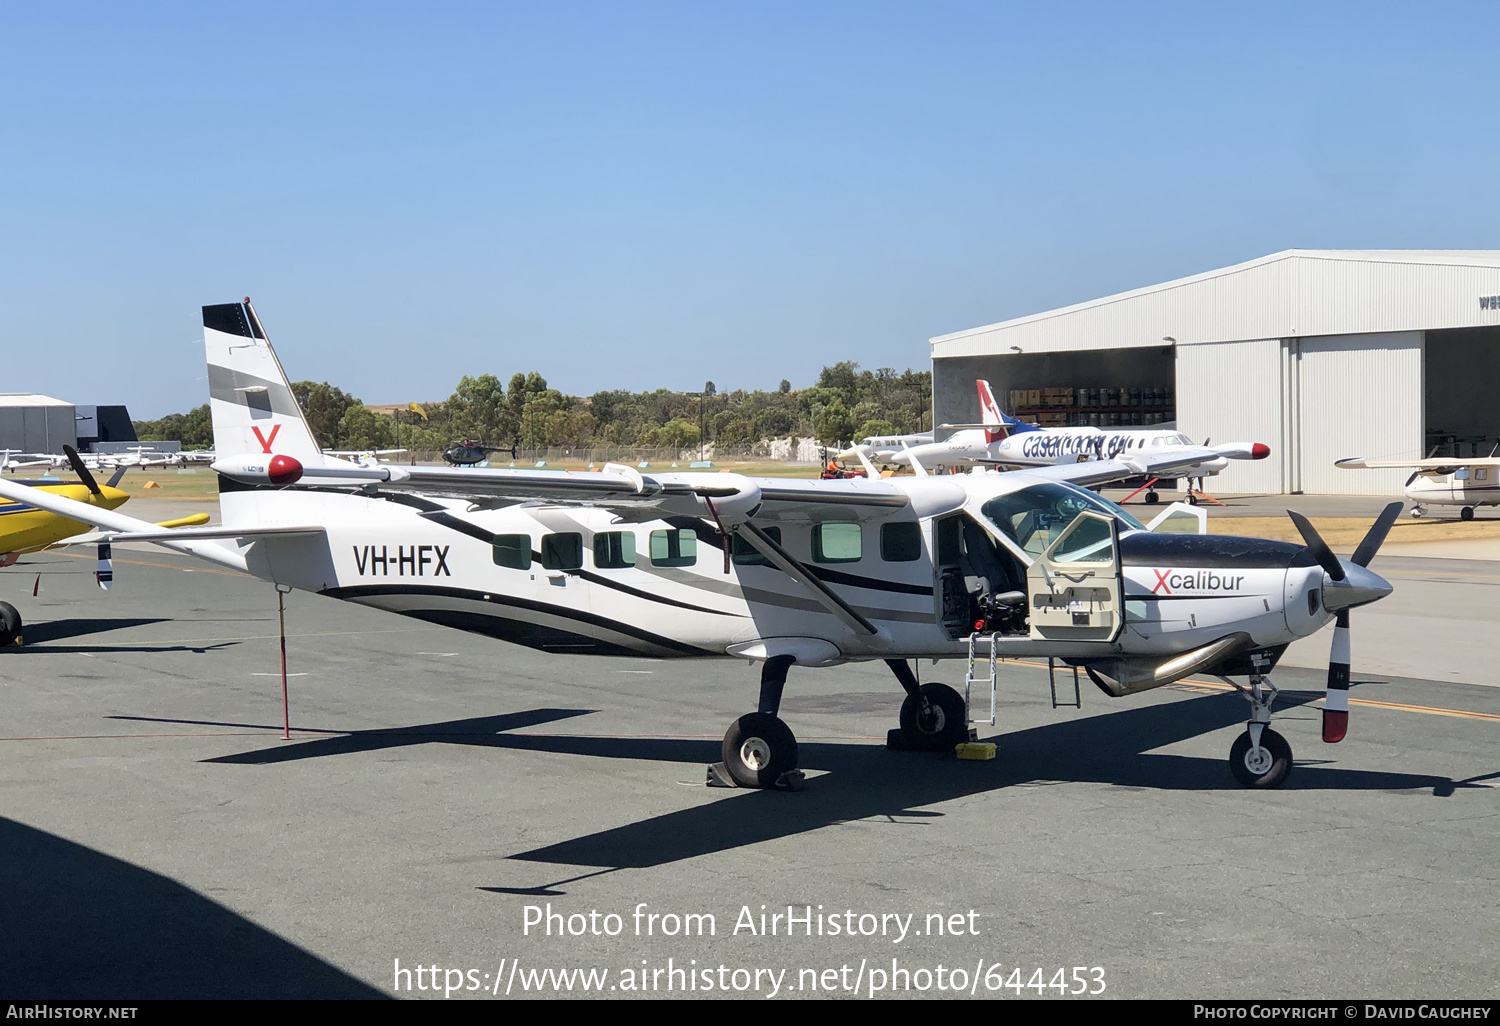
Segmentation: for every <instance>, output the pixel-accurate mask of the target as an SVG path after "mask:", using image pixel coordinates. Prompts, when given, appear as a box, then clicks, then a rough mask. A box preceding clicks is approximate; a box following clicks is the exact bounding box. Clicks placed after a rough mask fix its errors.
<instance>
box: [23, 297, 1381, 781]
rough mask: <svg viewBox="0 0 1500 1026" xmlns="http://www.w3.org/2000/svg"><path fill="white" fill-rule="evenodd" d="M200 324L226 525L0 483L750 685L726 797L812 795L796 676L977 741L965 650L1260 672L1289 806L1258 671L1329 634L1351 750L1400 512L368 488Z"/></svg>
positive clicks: (243, 321)
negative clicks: (1373, 564)
mask: <svg viewBox="0 0 1500 1026" xmlns="http://www.w3.org/2000/svg"><path fill="white" fill-rule="evenodd" d="M203 314H204V337H205V343H206V347H207V352H208V379H209V387H210V403H211V408H212V414H213V427H214V440H215V444H216V447H217V451H218V452H219V453H221V454H222V455H221V457H220V458H219V460H218V461H217V462H216V463H215V464H214V469H215V470H217V471H218V472H219V474H220V475H221V477H220V509H221V512H222V516H223V520H224V526H222V527H210V528H191V527H190V528H182V529H177V530H173V531H166V530H162V529H159V528H157V527H156V526H155V525H153V524H149V523H146V522H144V521H140V520H135V519H133V518H130V517H127V516H124V515H122V514H119V513H115V512H112V511H108V510H101V509H96V508H94V507H90V506H84V505H81V504H79V503H76V502H70V501H69V500H66V499H63V498H59V497H55V496H51V495H43V494H39V493H37V492H36V491H35V490H33V489H28V488H25V487H24V486H20V485H13V484H10V483H9V482H6V481H3V480H0V495H4V496H7V497H11V498H16V497H23V498H24V499H25V500H26V501H27V502H30V503H32V504H34V505H36V506H41V507H45V508H48V509H51V510H54V511H55V512H58V513H62V514H64V515H67V516H70V517H74V518H76V519H78V520H82V521H86V522H89V523H92V524H94V525H96V526H98V527H100V528H102V529H104V530H105V532H106V533H107V534H108V535H109V536H110V537H112V538H113V540H115V541H151V542H155V543H159V544H161V545H164V546H167V547H169V548H173V549H176V550H179V551H184V552H190V553H193V554H194V555H197V556H201V557H203V558H205V559H210V560H213V561H214V562H217V563H221V564H224V565H227V566H231V567H235V568H238V569H241V570H247V571H248V572H250V573H252V574H254V575H256V576H257V577H260V578H263V579H265V580H267V581H273V582H275V583H276V584H278V585H282V586H290V587H293V588H300V589H303V590H306V591H310V592H315V593H317V594H321V595H327V596H330V597H333V598H341V599H347V600H349V601H353V602H359V603H363V604H366V605H371V606H376V607H378V608H381V609H386V610H389V611H391V612H395V613H401V614H404V615H406V616H412V617H416V618H418V619H422V620H426V621H430V622H432V623H437V624H443V625H446V626H450V627H456V628H459V629H461V630H467V631H473V632H476V633H481V634H486V635H489V636H492V637H496V638H501V639H504V640H506V641H512V642H516V643H519V644H523V645H529V646H532V647H535V648H540V649H545V650H548V651H556V652H571V653H593V654H599V655H641V656H653V657H675V656H683V657H687V656H694V657H724V656H732V657H738V658H741V659H746V660H751V661H756V662H760V663H762V664H763V666H762V672H761V683H760V701H759V708H758V710H757V711H756V712H753V713H750V714H748V715H746V716H741V717H740V718H739V719H738V720H736V721H735V722H734V724H733V725H732V726H731V727H730V728H729V731H728V732H727V733H726V734H725V736H724V745H723V759H724V761H723V763H722V764H719V765H716V766H714V767H710V779H711V780H713V779H714V777H715V774H717V776H718V781H719V782H732V783H733V784H737V785H739V786H743V787H772V786H777V785H778V784H780V785H786V786H792V785H793V784H795V783H796V782H797V781H798V780H800V775H799V774H798V773H797V772H796V767H797V742H796V739H795V738H794V737H793V735H792V732H791V731H790V730H789V729H788V728H787V727H786V725H785V724H784V723H783V722H782V721H781V720H780V719H779V718H778V716H777V713H778V710H779V707H780V703H781V696H782V689H783V686H784V685H785V682H786V679H787V672H788V670H789V668H790V667H791V666H792V665H794V664H795V665H798V666H808V667H815V666H829V665H833V664H836V663H840V662H844V661H848V660H871V659H882V660H884V661H885V662H886V663H887V664H888V665H889V667H890V668H891V670H892V671H893V673H894V675H895V677H896V679H897V681H898V682H899V683H900V684H901V686H902V687H903V688H904V689H905V691H906V695H907V697H906V700H905V703H904V704H903V706H902V709H901V716H900V729H899V730H896V731H892V732H891V733H892V739H891V740H892V743H893V744H894V745H896V746H898V747H909V748H921V749H932V750H941V749H946V750H950V751H951V750H952V748H953V746H954V745H955V744H957V743H961V742H964V741H967V740H969V739H970V737H971V735H970V728H969V724H970V722H971V718H970V715H969V708H968V702H967V700H966V697H965V696H963V695H960V694H959V693H958V692H957V691H955V690H954V689H953V688H950V687H948V686H946V685H943V684H937V683H926V684H919V683H918V681H917V678H916V675H915V674H914V672H913V670H912V666H911V663H910V662H909V661H910V660H913V659H917V658H929V657H930V658H935V659H937V658H950V659H951V658H956V657H965V656H968V657H969V658H970V659H971V666H972V660H973V651H974V646H975V644H976V643H977V644H978V645H980V646H982V647H983V648H985V649H986V650H988V648H989V646H990V645H993V649H994V652H995V653H996V654H997V655H999V656H1004V657H1046V658H1049V659H1051V658H1056V659H1060V660H1063V661H1064V662H1065V663H1067V664H1071V665H1073V666H1075V667H1081V668H1083V669H1084V670H1085V671H1086V673H1087V675H1088V677H1089V678H1090V679H1091V680H1092V681H1093V682H1094V683H1095V684H1096V685H1098V686H1099V687H1100V688H1101V689H1102V690H1103V691H1105V692H1106V693H1107V694H1109V695H1112V696H1122V695H1127V694H1131V693H1134V692H1137V691H1144V690H1146V689H1148V688H1155V687H1159V686H1161V685H1163V684H1167V683H1169V682H1171V681H1174V680H1177V679H1179V678H1181V677H1184V676H1186V675H1188V674H1195V673H1214V674H1219V675H1223V676H1225V677H1226V679H1227V678H1229V677H1231V676H1243V677H1247V678H1248V685H1247V686H1242V685H1239V684H1236V685H1235V686H1236V687H1238V688H1239V690H1240V691H1241V692H1242V693H1243V694H1244V695H1245V696H1246V697H1247V698H1248V699H1249V700H1250V704H1251V710H1252V711H1251V716H1250V721H1249V725H1248V729H1247V730H1246V731H1245V733H1244V734H1243V735H1241V737H1240V738H1239V739H1238V740H1237V741H1236V742H1235V744H1234V746H1233V748H1232V750H1231V754H1230V765H1231V768H1232V769H1233V771H1234V774H1235V776H1236V777H1237V778H1238V779H1239V780H1241V781H1242V782H1243V783H1244V784H1246V785H1247V786H1251V787H1275V786H1277V785H1279V784H1280V783H1281V782H1282V781H1283V780H1285V779H1286V776H1287V774H1288V772H1289V771H1290V770H1291V766H1292V755H1291V749H1290V747H1289V746H1288V745H1287V743H1286V741H1285V740H1284V739H1282V737H1281V736H1280V735H1279V734H1277V733H1276V732H1275V731H1273V730H1271V729H1270V728H1269V724H1270V719H1271V706H1272V702H1273V700H1274V698H1275V695H1276V689H1275V688H1274V686H1272V685H1271V682H1270V680H1269V679H1268V678H1267V676H1266V675H1267V673H1268V672H1269V671H1270V670H1271V669H1272V667H1274V666H1275V664H1276V662H1277V660H1278V659H1279V658H1280V656H1281V654H1282V652H1283V651H1284V650H1285V648H1286V646H1287V645H1288V644H1290V643H1291V642H1292V641H1294V640H1296V639H1297V638H1300V637H1305V636H1307V635H1310V634H1312V633H1314V632H1316V631H1318V630H1320V629H1321V628H1323V627H1324V626H1325V625H1327V624H1328V623H1329V621H1331V620H1335V619H1336V620H1337V622H1338V624H1339V629H1338V630H1337V631H1335V633H1334V638H1333V655H1332V658H1331V661H1330V667H1329V678H1328V691H1327V701H1326V709H1325V712H1324V724H1323V738H1324V740H1325V741H1338V740H1340V739H1341V738H1342V737H1343V736H1344V733H1345V729H1346V725H1347V717H1348V691H1347V689H1348V684H1349V665H1348V664H1349V654H1348V631H1347V624H1348V613H1349V610H1350V609H1352V608H1354V607H1355V606H1360V605H1364V604H1365V603H1368V602H1374V601H1376V600H1377V599H1380V598H1382V597H1384V596H1385V595H1387V594H1389V592H1390V590H1391V588H1390V585H1389V584H1387V583H1386V582H1385V581H1384V580H1383V579H1381V578H1380V577H1379V576H1377V575H1376V574H1374V573H1373V572H1371V571H1370V570H1368V569H1366V567H1367V566H1368V564H1369V562H1370V560H1371V558H1373V557H1374V555H1375V552H1376V550H1377V549H1378V548H1379V546H1380V543H1381V542H1382V541H1383V540H1384V537H1385V534H1386V532H1387V530H1388V529H1389V527H1390V524H1391V522H1392V521H1393V519H1394V517H1395V516H1396V514H1397V513H1398V512H1399V509H1400V504H1399V503H1397V504H1393V505H1392V506H1391V507H1389V508H1388V509H1387V510H1386V511H1385V512H1384V513H1383V514H1382V515H1381V517H1380V518H1379V520H1377V521H1376V523H1375V526H1374V527H1372V528H1371V530H1370V532H1369V534H1368V535H1367V536H1366V538H1365V540H1364V541H1363V542H1362V543H1361V545H1360V546H1359V549H1358V551H1356V552H1355V554H1354V555H1353V557H1352V558H1349V559H1342V558H1339V557H1337V556H1335V555H1334V554H1333V553H1332V552H1331V551H1329V549H1328V547H1327V546H1326V545H1325V544H1324V543H1323V541H1322V539H1321V538H1319V536H1318V535H1317V533H1316V532H1315V531H1314V530H1313V528H1312V525H1311V524H1309V523H1308V522H1307V521H1306V520H1305V519H1303V518H1302V517H1300V516H1299V515H1298V514H1295V513H1293V514H1292V517H1293V519H1294V521H1295V522H1296V523H1297V526H1298V528H1299V529H1300V530H1301V532H1302V534H1303V537H1304V538H1305V540H1306V541H1307V545H1306V546H1305V547H1304V546H1300V545H1292V544H1287V543H1284V542H1275V541H1266V540H1261V539H1255V538H1235V537H1223V536H1208V535H1205V534H1201V533H1200V534H1175V533H1157V532H1154V531H1152V530H1150V529H1148V528H1146V527H1144V526H1143V525H1142V524H1140V523H1139V522H1138V521H1137V520H1135V519H1134V518H1133V517H1132V516H1131V515H1130V514H1129V513H1127V512H1126V511H1125V510H1123V509H1121V508H1120V507H1118V506H1116V505H1114V504H1112V503H1110V502H1107V501H1105V500H1104V499H1102V498H1100V497H1099V496H1098V495H1096V494H1094V493H1092V492H1090V491H1088V490H1087V488H1088V487H1089V486H1091V485H1095V484H1099V483H1102V482H1105V481H1110V480H1114V479H1117V478H1120V477H1126V476H1132V475H1138V474H1141V473H1146V474H1169V473H1171V472H1172V471H1173V470H1174V469H1176V468H1180V467H1181V466H1182V465H1184V464H1185V463H1186V464H1191V463H1194V462H1196V461H1201V460H1203V459H1205V458H1207V457H1208V456H1209V455H1211V454H1209V453H1208V452H1206V451H1205V450H1202V449H1194V448H1192V447H1186V446H1179V447H1175V448H1170V449H1168V448H1163V449H1158V450H1145V451H1141V452H1139V453H1132V454H1130V457H1129V458H1128V460H1127V459H1124V458H1121V459H1115V460H1098V461H1090V462H1086V463H1071V464H1063V465H1059V466H1052V467H1047V468H1042V469H1035V470H1023V471H1016V472H1013V473H1004V474H1002V473H996V472H985V471H980V472H979V473H975V474H968V475H957V476H941V477H939V476H927V477H912V478H891V479H885V480H880V479H876V480H870V479H857V478H855V479H843V480H825V481H815V480H806V481H799V480H777V479H758V480H757V479H752V478H747V477H742V476H740V475H737V474H728V473H718V474H711V473H705V474H691V473H687V474H649V475H647V474H642V473H639V472H638V471H636V470H635V469H633V468H630V467H624V466H616V465H609V466H606V467H605V468H604V470H603V472H595V473H563V472H557V471H538V470H504V469H481V468H460V467H402V466H394V465H379V466H358V465H356V464H353V463H350V462H347V461H343V460H338V459H334V458H331V457H328V456H325V455H323V454H321V453H320V452H319V450H318V446H317V444H316V443H315V442H314V440H313V438H312V435H311V434H310V433H309V431H308V428H307V424H306V423H305V422H304V420H303V418H302V415H301V412H300V411H299V409H298V407H297V402H296V400H295V399H294V398H293V396H292V392H291V389H290V388H289V387H288V384H287V378H286V375H285V374H284V373H283V372H282V369H281V365H280V363H279V362H278V360H277V358H276V354H275V353H274V352H273V351H272V349H271V346H270V343H269V342H268V341H267V340H266V336H265V332H264V330H263V329H262V328H261V325H260V321H259V320H258V318H257V317H256V315H255V311H254V309H253V308H252V307H251V306H250V305H249V301H248V300H246V301H245V303H244V304H243V305H242V304H239V303H230V304H224V305H219V306H209V307H205V308H204V310H203ZM1182 516H1186V517H1189V518H1194V519H1195V520H1196V524H1195V526H1196V528H1197V529H1198V530H1200V531H1201V530H1202V527H1203V523H1204V521H1203V514H1202V513H1201V511H1197V510H1192V509H1189V508H1187V507H1185V506H1174V507H1171V508H1169V509H1168V510H1167V512H1165V513H1163V514H1162V516H1161V517H1158V518H1157V521H1153V526H1157V525H1158V522H1162V521H1165V520H1170V519H1172V518H1176V517H1182ZM1179 523H1180V521H1179ZM986 657H988V653H987V651H986ZM1231 683H1234V682H1233V681H1231ZM987 722H989V723H993V722H994V719H993V705H992V706H991V716H990V718H989V719H988V720H987Z"/></svg>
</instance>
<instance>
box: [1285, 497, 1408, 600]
mask: <svg viewBox="0 0 1500 1026" xmlns="http://www.w3.org/2000/svg"><path fill="white" fill-rule="evenodd" d="M1398 505H1399V503H1398ZM1286 515H1287V516H1289V517H1291V518H1292V523H1294V524H1296V525H1297V533H1298V534H1300V535H1302V540H1303V541H1304V542H1306V543H1307V551H1308V552H1311V553H1312V556H1313V558H1314V559H1316V560H1317V561H1318V565H1319V566H1321V567H1322V568H1323V569H1324V570H1326V571H1327V572H1328V576H1329V577H1332V578H1333V579H1334V580H1335V581H1342V580H1343V579H1344V567H1343V564H1342V563H1340V562H1339V557H1337V556H1335V555H1334V554H1333V550H1332V549H1330V548H1329V547H1328V543H1327V542H1325V541H1324V540H1323V536H1322V535H1320V534H1318V531H1317V528H1315V527H1313V525H1312V521H1311V520H1308V519H1307V518H1306V517H1305V516H1303V515H1302V514H1301V513H1298V512H1297V511H1296V510H1294V509H1289V510H1287V511H1286ZM1377 544H1378V543H1377Z"/></svg>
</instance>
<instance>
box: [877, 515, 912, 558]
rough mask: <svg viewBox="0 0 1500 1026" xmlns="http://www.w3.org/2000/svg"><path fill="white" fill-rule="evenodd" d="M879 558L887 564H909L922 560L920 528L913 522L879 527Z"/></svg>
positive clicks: (905, 521)
mask: <svg viewBox="0 0 1500 1026" xmlns="http://www.w3.org/2000/svg"><path fill="white" fill-rule="evenodd" d="M880 558H881V559H883V560H885V561H886V562H887V563H910V562H911V561H912V560H914V559H921V558H922V526H921V525H920V524H918V523H917V522H916V521H915V520H904V521H900V522H898V523H894V524H881V525H880Z"/></svg>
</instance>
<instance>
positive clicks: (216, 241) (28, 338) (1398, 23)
mask: <svg viewBox="0 0 1500 1026" xmlns="http://www.w3.org/2000/svg"><path fill="white" fill-rule="evenodd" d="M1497 30H1500V5H1496V4H1493V3H1474V4H1441V3H1423V4H1393V5H1379V4H1372V3H1350V4H1334V3H1308V2H1306V0H1302V2H1297V3H1286V4H1281V3H1246V4H1242V5H1228V4H1205V3H1184V4H1152V3H1129V4H1118V3H1117V4H1100V5H1089V4H1064V3H1049V4H1037V3H1026V4H1019V5H1007V4H1001V3H956V2H947V3H944V2H922V3H916V2H913V3H901V4H889V3H874V2H870V0H861V2H854V3H809V2H800V3H774V2H755V3H741V4H729V3H717V2H715V3H704V2H694V3H645V2H638V3H631V2H621V0H616V2H610V3H545V4H543V3H526V4H522V3H494V2H491V3H422V4H417V3H409V4H399V5H397V4H380V3H361V4H353V3H348V4H342V5H330V4H310V3H294V4H280V3H264V2H262V3H256V4H251V5H248V6H247V5H223V4H204V3H181V4H166V3H149V2H138V3H130V4H120V3H98V4H91V3H19V2H16V3H8V4H5V5H3V6H0V87H3V96H4V104H5V117H4V118H3V120H0V196H3V203H0V391H40V392H46V393H50V394H53V395H56V396H59V397H62V398H65V399H68V400H71V401H74V402H79V403H106V402H125V403H128V404H129V405H130V407H131V410H132V413H133V414H134V415H135V416H136V417H138V418H139V417H154V416H160V415H161V414H164V413H167V412H171V411H174V410H183V409H187V408H188V407H190V406H193V405H197V404H198V403H201V402H203V401H204V398H205V383H204V382H203V381H202V380H201V378H202V376H203V374H204V371H203V368H202V353H201V350H200V349H198V348H197V347H196V345H195V344H194V340H195V339H197V338H198V337H199V336H200V330H199V319H198V307H199V306H200V305H202V304H203V303H209V302H225V301H228V300H232V299H235V298H237V297H240V296H243V295H250V296H252V297H253V298H254V299H255V301H256V305H257V307H258V309H259V311H260V313H261V316H262V317H263V319H264V320H265V323H266V326H267V329H268V330H269V332H270V334H271V337H272V339H273V340H274V341H275V342H276V343H277V346H278V349H279V350H280V352H281V356H282V360H283V363H285V364H286V366H287V368H288V370H289V372H290V373H291V374H292V376H293V377H294V378H314V379H319V380H321V379H327V380H330V381H332V382H335V383H337V384H341V385H343V386H344V387H346V388H348V389H350V390H351V391H353V392H354V393H355V394H356V395H358V396H360V397H361V398H363V399H364V400H366V401H367V402H399V401H406V400H408V399H439V398H443V397H445V396H446V395H447V394H448V392H449V391H450V389H451V386H452V385H453V383H454V382H455V381H456V380H457V378H458V377H459V375H461V374H464V373H481V372H485V371H490V372H494V373H496V374H498V375H500V376H501V377H502V378H505V377H508V376H509V375H510V374H511V373H513V372H515V371H518V370H521V371H526V370H533V369H534V370H539V371H541V372H542V373H543V374H544V375H545V376H546V377H547V379H548V380H549V382H551V383H552V384H554V385H555V386H557V387H559V388H562V389H563V390H565V391H569V392H574V393H588V392H592V391H595V390H597V389H600V388H613V387H624V388H633V389H634V388H646V387H657V386H667V387H673V388H685V389H696V388H698V387H701V385H702V383H703V381H704V380H705V379H712V380H714V381H715V382H716V384H718V385H719V387H720V388H732V387H751V388H754V387H774V386H775V385H776V383H777V381H778V380H780V379H781V378H783V377H786V378H790V379H791V380H792V382H793V383H794V384H796V385H799V386H800V385H804V384H808V383H811V381H812V379H813V377H814V375H816V373H817V371H818V368H819V367H821V366H822V365H823V364H825V363H831V362H834V361H836V360H841V359H854V360H857V361H859V362H860V363H861V364H862V365H863V366H866V367H871V368H873V367H879V366H894V367H897V368H905V367H908V366H915V367H924V366H926V364H927V359H928V355H927V345H926V340H927V339H928V338H929V337H930V336H932V335H936V334H941V333H944V332H948V331H954V330H958V329H962V328H967V327H973V326H975V325H979V324H985V323H989V322H992V321H997V320H1002V319H1005V318H1008V317H1014V316H1018V315H1021V314H1025V313H1031V312H1035V311H1038V310H1045V309H1049V308H1052V307H1055V306H1059V305H1062V304H1066V303H1070V302H1076V301H1080V300H1085V299H1090V298H1093V297H1095V296H1100V295H1105V294H1107V293H1110V292H1115V291H1119V290H1122V289H1127V288H1133V287H1137V286H1142V285H1148V284H1151V283H1154V282H1158V281H1163V280H1166V279H1168V278H1172V277H1177V276H1180V275H1185V274H1192V273H1195V272H1197V271H1202V270H1207V269H1210V268H1213V267H1218V266H1222V265H1225V264H1230V263H1235V262H1238V261H1241V260H1246V259H1250V258H1253V257H1256V256H1261V255H1263V254H1266V253H1270V252H1274V251H1276V250H1280V249H1286V248H1290V247H1320V248H1321V247H1327V248H1359V247H1382V248H1384V247H1391V248H1497V247H1500V199H1497V195H1496V183H1497V171H1500V160H1497V157H1500V108H1497V100H1500V61H1497V60H1496V56H1495V54H1496V50H1495V44H1496V40H1497V39H1500V31H1497Z"/></svg>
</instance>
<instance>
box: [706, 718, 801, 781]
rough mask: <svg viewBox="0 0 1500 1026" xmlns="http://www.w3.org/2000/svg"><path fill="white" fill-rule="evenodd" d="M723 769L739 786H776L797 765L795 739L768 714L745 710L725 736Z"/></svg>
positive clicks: (783, 724)
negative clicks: (746, 711)
mask: <svg viewBox="0 0 1500 1026" xmlns="http://www.w3.org/2000/svg"><path fill="white" fill-rule="evenodd" d="M724 768H725V769H727V770H728V771H729V775H730V776H731V777H733V778H734V782H735V783H736V784H738V785H739V786H741V787H775V786H776V785H777V783H778V782H779V781H780V780H781V778H782V776H783V775H784V774H786V773H788V772H790V771H791V770H794V769H796V768H797V739H796V737H794V736H793V735H792V731H791V729H790V728H789V727H788V726H787V725H786V724H785V723H782V722H781V720H779V719H777V718H776V717H775V716H772V715H770V714H769V713H758V712H754V713H746V714H745V715H744V716H741V717H740V718H739V719H737V720H735V721H734V723H733V724H731V725H730V727H729V730H728V732H726V733H725V735H724Z"/></svg>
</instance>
